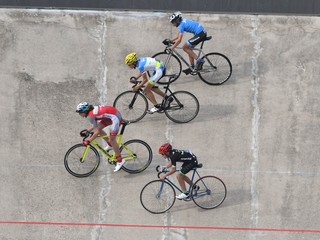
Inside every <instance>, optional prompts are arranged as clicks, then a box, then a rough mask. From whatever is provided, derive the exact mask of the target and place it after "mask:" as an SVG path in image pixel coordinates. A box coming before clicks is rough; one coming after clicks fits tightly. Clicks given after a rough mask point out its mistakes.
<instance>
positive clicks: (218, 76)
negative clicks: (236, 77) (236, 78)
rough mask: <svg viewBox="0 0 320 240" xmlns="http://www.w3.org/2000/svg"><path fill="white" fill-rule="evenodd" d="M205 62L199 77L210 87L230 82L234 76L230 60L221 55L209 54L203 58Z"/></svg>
mask: <svg viewBox="0 0 320 240" xmlns="http://www.w3.org/2000/svg"><path fill="white" fill-rule="evenodd" d="M202 59H203V60H204V61H205V62H204V64H203V65H202V69H201V70H199V71H198V75H199V77H200V78H201V80H202V81H204V82H205V83H207V84H209V85H221V84H223V83H225V82H226V81H228V80H229V78H230V76H231V74H232V65H231V62H230V60H229V59H228V58H227V57H226V56H225V55H223V54H221V53H208V54H207V55H205V56H203V57H202Z"/></svg>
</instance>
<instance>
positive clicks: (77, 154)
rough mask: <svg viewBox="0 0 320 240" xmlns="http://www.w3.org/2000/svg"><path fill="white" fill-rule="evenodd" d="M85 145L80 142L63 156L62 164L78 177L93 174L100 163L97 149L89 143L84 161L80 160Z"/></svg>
mask: <svg viewBox="0 0 320 240" xmlns="http://www.w3.org/2000/svg"><path fill="white" fill-rule="evenodd" d="M85 148H86V147H85V146H83V145H82V144H81V143H79V144H76V145H74V146H73V147H71V148H70V149H69V150H68V151H67V152H66V155H65V156H64V166H65V168H66V169H67V171H68V172H69V173H70V174H71V175H73V176H75V177H79V178H83V177H88V176H90V175H91V174H93V173H94V172H95V171H96V170H97V168H98V167H99V164H100V155H99V152H98V151H97V149H95V148H94V147H93V146H91V145H90V148H89V150H88V153H87V156H86V159H85V161H81V160H82V155H83V153H84V150H85Z"/></svg>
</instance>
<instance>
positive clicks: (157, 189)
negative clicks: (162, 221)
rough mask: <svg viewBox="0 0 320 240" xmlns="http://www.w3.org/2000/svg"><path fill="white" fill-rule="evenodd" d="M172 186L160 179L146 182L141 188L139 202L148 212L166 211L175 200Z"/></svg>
mask: <svg viewBox="0 0 320 240" xmlns="http://www.w3.org/2000/svg"><path fill="white" fill-rule="evenodd" d="M175 195H176V194H175V190H174V188H173V187H172V186H171V185H170V184H169V183H167V182H163V181H162V180H154V181H151V182H149V183H147V184H146V185H145V186H144V187H143V188H142V190H141V193H140V203H141V205H142V206H143V207H144V209H146V210H147V211H148V212H151V213H154V214H159V213H164V212H166V211H168V210H169V209H170V208H171V207H172V206H173V204H174V203H175V201H176V198H175Z"/></svg>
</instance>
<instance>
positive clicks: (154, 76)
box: [148, 61, 165, 86]
mask: <svg viewBox="0 0 320 240" xmlns="http://www.w3.org/2000/svg"><path fill="white" fill-rule="evenodd" d="M155 63H156V64H157V69H156V71H153V72H151V71H149V72H150V75H151V76H150V77H149V80H148V83H149V84H150V85H152V86H154V85H156V83H157V82H158V81H159V80H160V79H161V78H162V77H163V75H164V74H165V67H164V65H163V64H162V62H160V61H156V62H155Z"/></svg>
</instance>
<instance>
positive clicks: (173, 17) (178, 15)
mask: <svg viewBox="0 0 320 240" xmlns="http://www.w3.org/2000/svg"><path fill="white" fill-rule="evenodd" d="M177 19H180V20H181V19H182V14H181V12H174V13H173V14H172V15H171V16H170V17H169V20H170V22H171V23H172V22H174V21H176V20H177Z"/></svg>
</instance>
